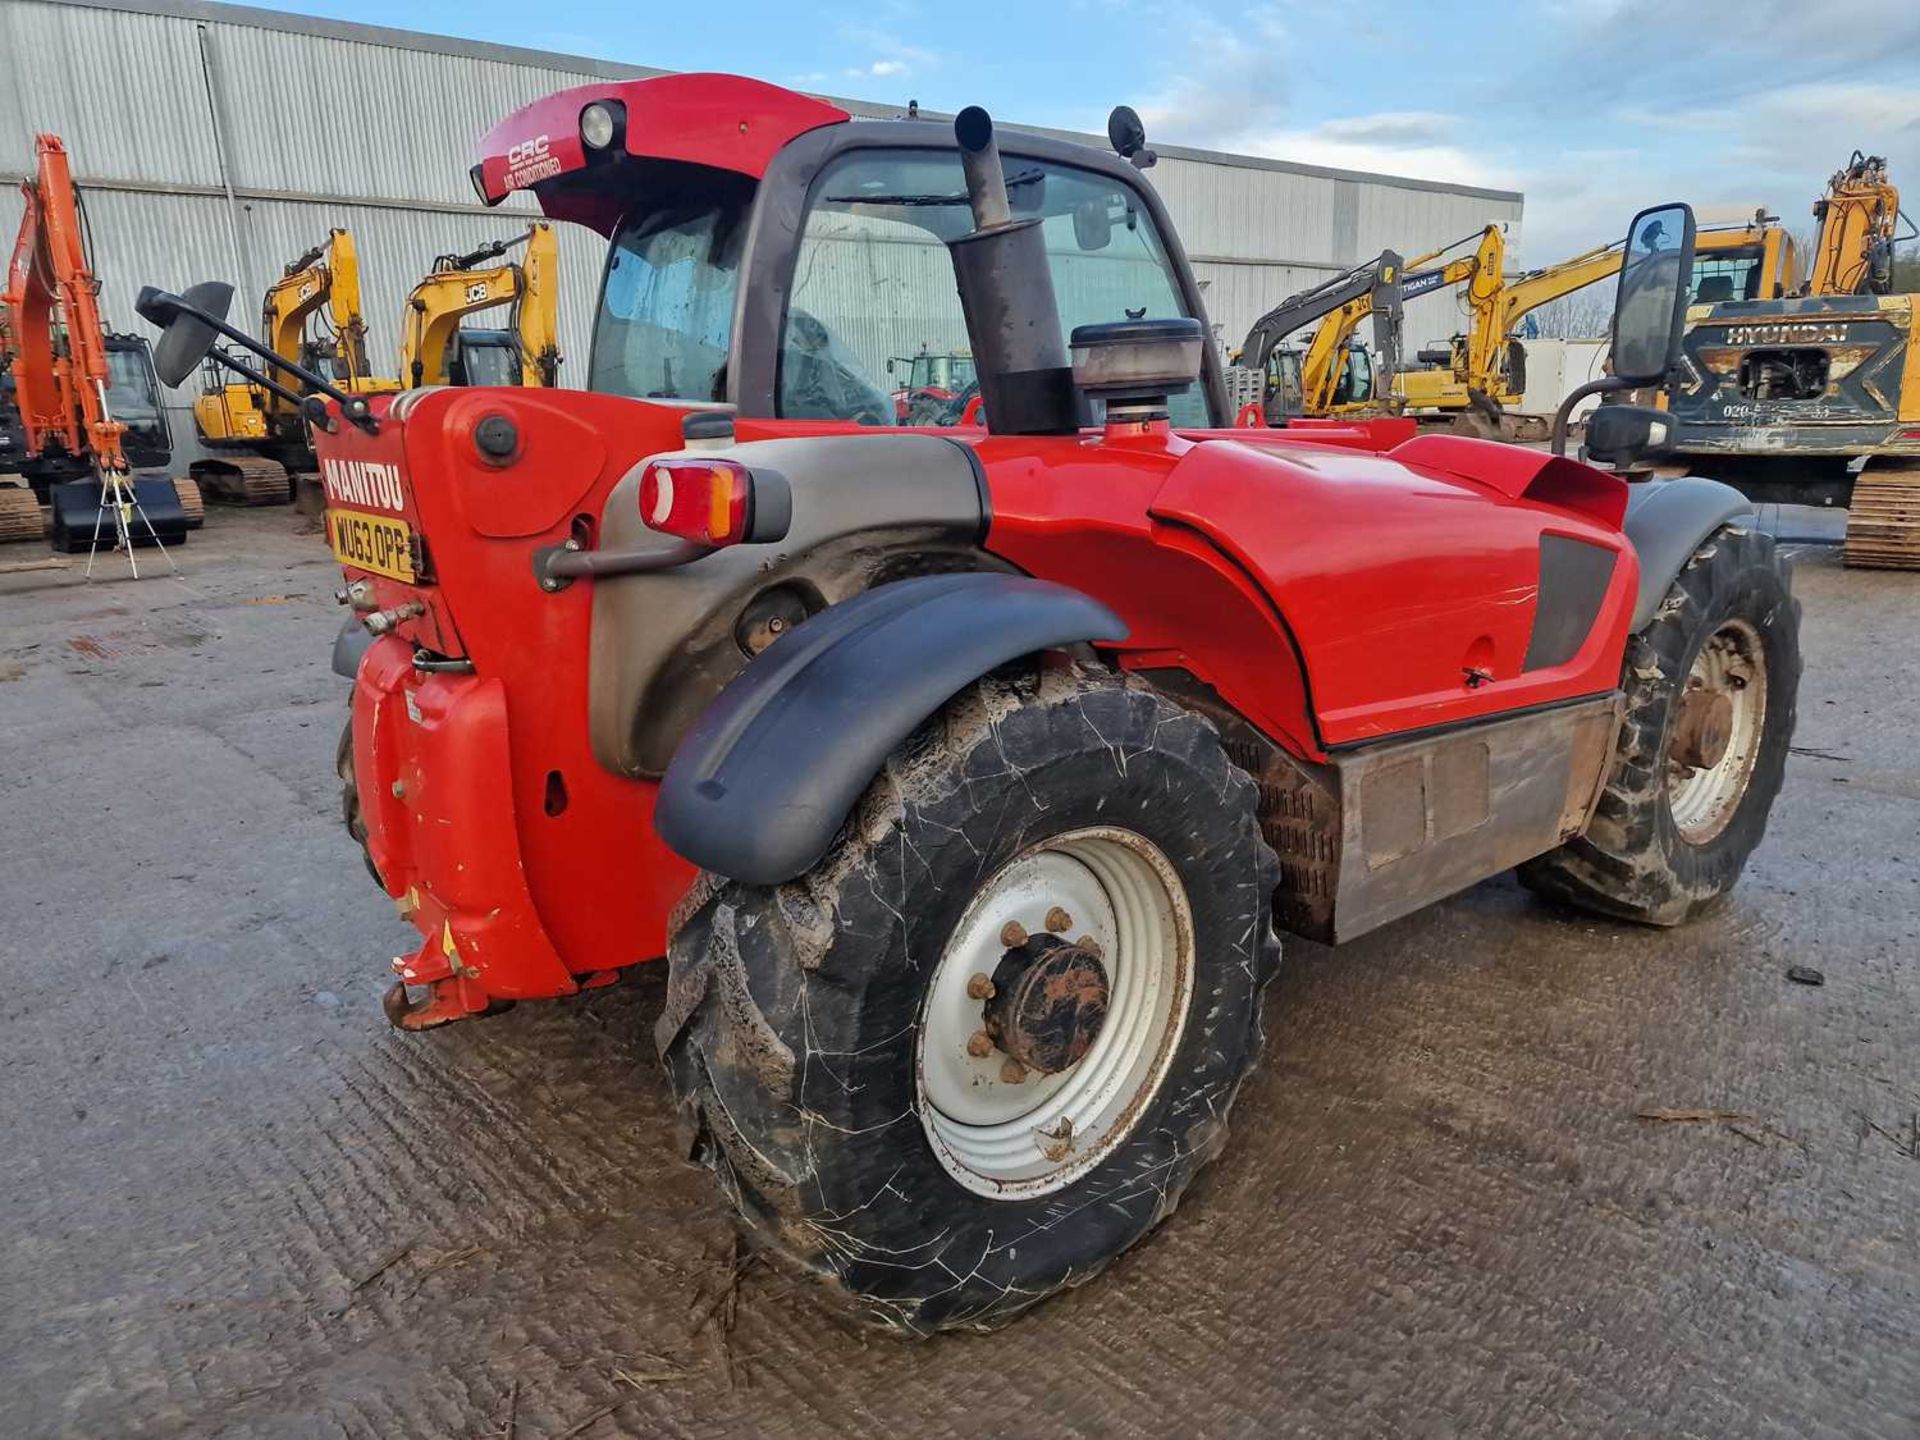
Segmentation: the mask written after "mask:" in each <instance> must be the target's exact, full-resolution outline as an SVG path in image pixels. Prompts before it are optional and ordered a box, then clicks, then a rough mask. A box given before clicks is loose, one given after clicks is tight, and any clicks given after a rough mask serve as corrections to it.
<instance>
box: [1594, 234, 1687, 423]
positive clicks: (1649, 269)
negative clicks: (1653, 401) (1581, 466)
mask: <svg viewBox="0 0 1920 1440" xmlns="http://www.w3.org/2000/svg"><path fill="white" fill-rule="evenodd" d="M1693 244H1694V223H1693V209H1692V207H1691V206H1688V205H1656V206H1654V207H1653V208H1652V209H1650V210H1642V211H1641V212H1640V213H1639V214H1638V215H1636V216H1634V217H1633V224H1632V225H1631V226H1629V227H1628V229H1627V241H1626V254H1625V255H1624V257H1623V258H1622V260H1621V264H1620V289H1619V292H1618V294H1617V296H1616V297H1615V300H1614V305H1613V373H1614V377H1615V378H1616V379H1617V380H1619V381H1620V382H1622V385H1623V386H1640V385H1659V384H1664V383H1665V381H1666V378H1667V372H1668V370H1669V369H1671V368H1672V366H1673V364H1674V362H1675V361H1677V360H1678V359H1679V358H1680V332H1681V329H1682V327H1683V326H1684V325H1685V323H1686V318H1687V301H1688V297H1689V296H1690V295H1691V293H1692V284H1693Z"/></svg>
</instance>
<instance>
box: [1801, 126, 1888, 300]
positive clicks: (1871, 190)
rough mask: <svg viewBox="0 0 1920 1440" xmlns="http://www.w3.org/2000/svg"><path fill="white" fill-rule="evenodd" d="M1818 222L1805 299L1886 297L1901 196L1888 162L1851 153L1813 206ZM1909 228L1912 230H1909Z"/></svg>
mask: <svg viewBox="0 0 1920 1440" xmlns="http://www.w3.org/2000/svg"><path fill="white" fill-rule="evenodd" d="M1813 218H1814V219H1816V220H1818V221H1819V222H1820V237H1819V239H1818V240H1817V241H1816V242H1815V243H1814V248H1813V264H1812V266H1811V270H1810V273H1809V275H1808V281H1807V289H1806V293H1807V294H1808V295H1886V294H1888V293H1890V292H1891V291H1892V289H1893V246H1894V242H1895V241H1896V240H1903V239H1904V240H1911V239H1913V238H1914V237H1913V235H1912V234H1911V233H1909V234H1907V235H1899V234H1896V233H1895V232H1896V231H1897V230H1898V228H1899V223H1900V220H1901V214H1900V191H1899V190H1898V189H1897V188H1895V186H1894V183H1893V181H1892V180H1890V179H1889V178H1888V176H1887V162H1886V159H1885V158H1884V157H1882V156H1879V155H1864V154H1862V153H1861V152H1860V151H1858V150H1856V151H1854V152H1853V158H1852V159H1850V160H1849V161H1848V162H1847V163H1846V164H1845V165H1844V166H1842V167H1841V168H1840V169H1839V170H1837V171H1835V172H1834V174H1833V177H1832V178H1831V179H1829V180H1828V181H1827V193H1826V194H1824V195H1822V196H1821V197H1820V198H1819V199H1818V200H1816V201H1814V202H1813ZM1909 229H1911V227H1909Z"/></svg>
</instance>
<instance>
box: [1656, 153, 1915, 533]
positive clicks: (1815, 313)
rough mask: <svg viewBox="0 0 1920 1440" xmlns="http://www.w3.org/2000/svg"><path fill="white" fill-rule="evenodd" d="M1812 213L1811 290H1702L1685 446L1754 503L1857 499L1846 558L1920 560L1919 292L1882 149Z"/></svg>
mask: <svg viewBox="0 0 1920 1440" xmlns="http://www.w3.org/2000/svg"><path fill="white" fill-rule="evenodd" d="M1813 213H1814V215H1815V217H1816V218H1817V219H1818V220H1819V221H1820V233H1819V236H1818V238H1817V240H1816V241H1815V243H1814V246H1813V252H1812V264H1811V267H1810V276H1809V280H1808V284H1807V286H1806V288H1805V290H1804V292H1803V293H1802V294H1800V295H1798V296H1796V297H1794V298H1792V299H1776V300H1746V299H1741V298H1736V297H1733V296H1721V297H1707V296H1697V297H1696V303H1695V304H1694V306H1693V307H1692V309H1691V310H1689V311H1688V314H1687V329H1686V334H1685V337H1684V339H1683V342H1682V344H1683V357H1682V361H1681V365H1680V369H1679V380H1678V384H1677V386H1676V388H1675V393H1674V394H1673V396H1672V398H1671V400H1670V403H1669V408H1670V409H1671V411H1672V413H1673V417H1674V423H1675V444H1674V449H1675V451H1676V452H1677V456H1678V458H1680V460H1681V461H1682V463H1687V464H1691V465H1694V466H1697V467H1699V468H1701V469H1704V470H1706V471H1708V472H1709V473H1711V474H1713V475H1715V476H1717V477H1721V478H1724V479H1725V480H1727V481H1728V482H1729V483H1731V484H1734V485H1736V486H1738V487H1739V488H1740V489H1742V490H1743V491H1745V492H1746V493H1747V494H1748V495H1749V496H1751V497H1752V498H1754V499H1756V500H1772V501H1786V502H1796V503H1806V504H1827V505H1836V504H1837V505H1844V506H1846V507H1847V512H1848V513H1847V534H1846V544H1845V548H1844V550H1843V551H1842V554H1843V558H1844V559H1845V561H1846V563H1847V564H1849V565H1856V566H1864V567H1868V568H1874V569H1900V570H1920V346H1916V345H1915V344H1914V343H1913V332H1914V319H1915V317H1914V310H1915V304H1916V299H1920V297H1916V296H1914V295H1912V294H1895V293H1892V286H1893V262H1892V256H1893V247H1894V245H1895V244H1896V243H1897V242H1898V241H1901V240H1904V239H1908V238H1911V236H1912V234H1913V226H1912V222H1911V220H1908V219H1907V217H1906V216H1905V215H1904V213H1903V212H1902V211H1901V208H1900V192H1899V191H1898V190H1897V189H1896V188H1895V187H1894V185H1893V183H1892V181H1891V179H1890V178H1889V176H1888V173H1887V163H1886V161H1885V160H1884V159H1882V158H1881V157H1880V156H1877V155H1863V154H1861V153H1860V152H1859V151H1855V152H1854V153H1853V156H1852V157H1851V158H1850V159H1849V160H1848V162H1847V164H1846V165H1844V166H1842V167H1841V168H1840V169H1839V170H1838V171H1836V172H1835V173H1834V175H1833V176H1832V178H1830V179H1829V180H1828V181H1827V189H1826V193H1825V194H1824V195H1822V196H1821V198H1820V199H1819V200H1817V201H1815V202H1814V207H1813ZM1903 221H1904V222H1905V225H1906V229H1905V230H1904V231H1902V230H1901V228H1900V227H1901V224H1902V222H1903Z"/></svg>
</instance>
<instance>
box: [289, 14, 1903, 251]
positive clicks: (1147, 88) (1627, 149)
mask: <svg viewBox="0 0 1920 1440" xmlns="http://www.w3.org/2000/svg"><path fill="white" fill-rule="evenodd" d="M280 8H283V9H288V10H294V11H299V12H302V13H306V14H312V15H324V16H329V17H332V18H335V19H343V20H359V21H364V22H367V23H370V24H395V23H398V24H403V25H405V26H406V27H407V28H409V29H414V30H423V31H427V32H430V33H435V34H443V35H458V36H463V37H467V38H471V39H484V40H495V41H500V42H503V43H508V44H519V45H526V46H531V47H533V48H536V49H544V50H558V51H563V52H567V53H571V54H580V55H588V56H593V57H595V58H599V59H605V60H616V61H624V62H627V63H630V64H635V65H650V66H659V67H661V68H663V69H673V70H727V71H733V72H736V73H740V74H747V75H754V76H758V77H759V78H761V79H765V80H770V81H773V82H776V83H779V84H785V85H791V86H793V87H794V88H796V89H803V90H809V91H814V92H817V93H821V94H828V95H837V96H845V97H851V98H855V99H860V100H867V101H873V102H876V103H880V104H888V103H894V104H899V105H900V106H902V107H903V108H904V106H905V105H906V103H907V101H908V100H918V101H919V102H920V103H921V104H922V105H923V106H926V107H927V108H929V109H934V110H941V111H948V112H951V111H955V110H958V109H960V108H961V107H962V106H965V105H969V104H978V105H985V106H986V107H987V108H988V109H989V110H991V111H993V112H994V114H995V115H996V116H999V117H1000V118H1002V119H1003V120H1006V121H1008V122H1012V123H1021V124H1029V125H1043V126H1054V127H1060V128H1065V129H1073V130H1085V131H1091V132H1094V133H1096V134H1098V133H1103V132H1104V130H1105V127H1106V115H1107V112H1108V110H1109V109H1110V108H1111V107H1112V106H1114V105H1116V104H1121V103H1125V104H1130V105H1132V106H1134V107H1135V108H1136V109H1137V110H1139V111H1140V112H1141V114H1142V116H1143V117H1144V118H1145V120H1146V123H1147V133H1148V138H1149V143H1152V142H1153V141H1160V142H1164V143H1168V144H1183V145H1194V146H1203V147H1207V148H1212V149H1224V150H1234V151H1239V152H1243V153H1248V154H1255V155H1266V156H1272V157H1275V158H1279V159H1287V160H1298V161H1305V162H1308V163H1312V164H1318V165H1331V166H1338V167H1342V168H1346V169H1356V170H1372V171H1380V172H1384V173H1387V174H1394V175H1411V176H1416V177H1419V178H1422V179H1429V180H1442V181H1455V182H1464V183H1467V184H1474V185H1483V186H1492V187H1495V188H1499V189H1514V190H1521V191H1524V192H1525V194H1526V211H1525V220H1524V223H1523V225H1522V229H1521V233H1520V235H1519V236H1518V247H1519V254H1518V256H1517V257H1516V258H1517V260H1518V261H1519V262H1521V263H1523V264H1525V265H1528V266H1537V265H1544V264H1549V263H1551V262H1553V261H1555V260H1559V259H1563V258H1566V257H1568V256H1570V255H1573V254H1575V253H1577V252H1579V251H1581V250H1584V249H1587V248H1588V247H1589V246H1592V245H1595V244H1599V243H1602V242H1604V241H1607V240H1610V239H1612V238H1614V237H1617V236H1618V235H1619V234H1620V233H1621V232H1622V231H1623V230H1624V228H1625V226H1626V222H1627V219H1628V218H1629V217H1630V216H1631V215H1632V214H1633V212H1634V211H1635V210H1637V209H1640V208H1642V207H1643V206H1645V205H1650V204H1655V203H1659V202H1664V201H1669V200H1676V199H1679V200H1687V201H1690V202H1691V203H1692V204H1693V206H1694V208H1695V210H1696V211H1697V212H1698V213H1699V215H1700V217H1701V220H1702V222H1703V223H1712V222H1714V221H1733V220H1742V219H1745V218H1747V217H1749V216H1751V215H1752V213H1753V211H1754V210H1755V209H1756V208H1758V207H1760V206H1763V205H1764V206H1765V207H1767V209H1768V210H1769V212H1770V213H1773V214H1777V215H1779V216H1781V217H1782V219H1783V220H1784V221H1785V222H1786V223H1787V224H1788V225H1789V226H1790V227H1791V228H1793V229H1794V230H1795V231H1796V232H1800V233H1807V232H1810V231H1811V229H1812V228H1813V222H1812V219H1811V217H1810V214H1809V210H1810V207H1811V205H1812V202H1813V200H1814V198H1815V197H1816V196H1817V195H1818V194H1819V193H1820V190H1821V188H1822V187H1823V186H1824V184H1825V182H1826V179H1827V176H1828V175H1830V174H1831V173H1832V172H1833V171H1834V170H1836V169H1837V168H1839V167H1840V165H1842V164H1843V163H1844V162H1845V161H1846V159H1847V157H1848V155H1849V154H1850V153H1851V152H1852V151H1853V150H1854V149H1856V148H1858V149H1863V150H1866V151H1868V152H1869V153H1875V154H1882V155H1886V156H1888V157H1889V159H1890V161H1891V162H1892V166H1893V173H1894V178H1895V180H1896V182H1898V181H1899V180H1900V179H1901V178H1902V177H1903V176H1904V177H1909V189H1910V191H1911V192H1912V193H1913V194H1914V195H1915V196H1916V198H1917V199H1920V0H1878V3H1874V4H1861V3H1835V0H1741V3H1738V4H1730V3H1729V4H1719V5H1709V4H1704V3H1700V0H1505V3H1500V4H1496V3H1491V0H1453V3H1450V4H1446V5H1435V4H1433V3H1431V0H1425V3H1403V0H1372V3H1368V4H1359V3H1346V4H1341V3H1335V0H1290V3H1287V4H1262V3H1250V0H1240V3H1209V0H1024V3H1010V0H967V3H962V4H955V3H952V0H945V3H940V0H848V3H823V4H795V3H792V0H729V3H728V4H727V6H726V9H725V11H724V12H721V11H718V10H716V9H715V8H712V7H705V6H696V5H685V4H641V5H635V4H633V3H631V0H627V3H620V4H616V3H612V0H574V3H569V4H563V5H547V6H532V7H529V6H528V5H526V4H524V3H513V4H509V3H505V0H458V3H448V0H424V3H419V0H416V3H415V4H412V5H410V6H408V7H405V8H404V9H396V7H394V6H393V5H392V4H391V3H387V4H376V3H371V0H299V3H294V4H291V5H286V6H282V7H280ZM1912 208H1914V209H1915V210H1916V211H1920V205H1915V206H1913V207H1912Z"/></svg>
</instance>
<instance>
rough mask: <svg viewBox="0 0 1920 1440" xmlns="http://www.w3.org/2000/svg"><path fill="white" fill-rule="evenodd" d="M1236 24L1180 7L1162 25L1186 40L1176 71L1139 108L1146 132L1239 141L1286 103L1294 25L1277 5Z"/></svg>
mask: <svg viewBox="0 0 1920 1440" xmlns="http://www.w3.org/2000/svg"><path fill="white" fill-rule="evenodd" d="M1235 18H1236V23H1235V24H1234V25H1233V26H1232V27H1228V26H1226V25H1223V24H1221V23H1220V22H1219V21H1217V20H1215V19H1213V18H1212V17H1211V16H1209V15H1206V14H1204V13H1201V12H1197V11H1188V10H1185V9H1180V10H1176V11H1175V12H1174V13H1173V14H1171V15H1169V16H1168V17H1167V18H1166V20H1165V21H1164V23H1163V25H1162V26H1161V28H1162V30H1163V31H1164V33H1167V34H1169V35H1180V36H1183V37H1184V41H1183V43H1182V45H1181V47H1180V56H1179V59H1178V60H1177V61H1176V64H1175V69H1174V70H1173V72H1172V73H1171V74H1170V75H1169V76H1168V77H1167V78H1166V79H1165V80H1163V81H1162V82H1161V84H1160V86H1159V87H1158V88H1157V89H1156V90H1155V92H1154V93H1153V94H1152V95H1150V96H1149V97H1148V98H1147V100H1146V103H1145V104H1143V105H1141V106H1140V107H1139V110H1140V118H1141V119H1142V120H1143V121H1145V122H1146V126H1147V134H1148V135H1150V136H1153V135H1159V136H1162V137H1164V138H1165V139H1166V140H1168V141H1170V142H1171V143H1174V144H1187V145H1202V146H1211V147H1214V148H1235V142H1236V141H1238V140H1239V139H1240V138H1241V137H1243V136H1245V135H1247V134H1249V133H1250V132H1252V131H1254V130H1256V129H1259V128H1260V127H1262V126H1266V125H1271V124H1273V123H1274V122H1276V121H1278V120H1279V119H1281V118H1282V117H1283V116H1284V115H1285V113H1286V108H1287V103H1286V102H1287V94H1288V84H1287V78H1288V77H1287V71H1286V67H1285V65H1283V63H1282V62H1281V55H1282V54H1283V53H1285V52H1286V51H1287V50H1288V48H1289V44H1288V32H1287V24H1286V21H1285V19H1284V18H1282V16H1281V13H1280V11H1279V9H1278V8H1277V7H1271V6H1269V7H1262V8H1256V9H1253V10H1250V11H1248V12H1245V13H1244V14H1241V15H1237V16H1236V17H1235Z"/></svg>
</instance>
